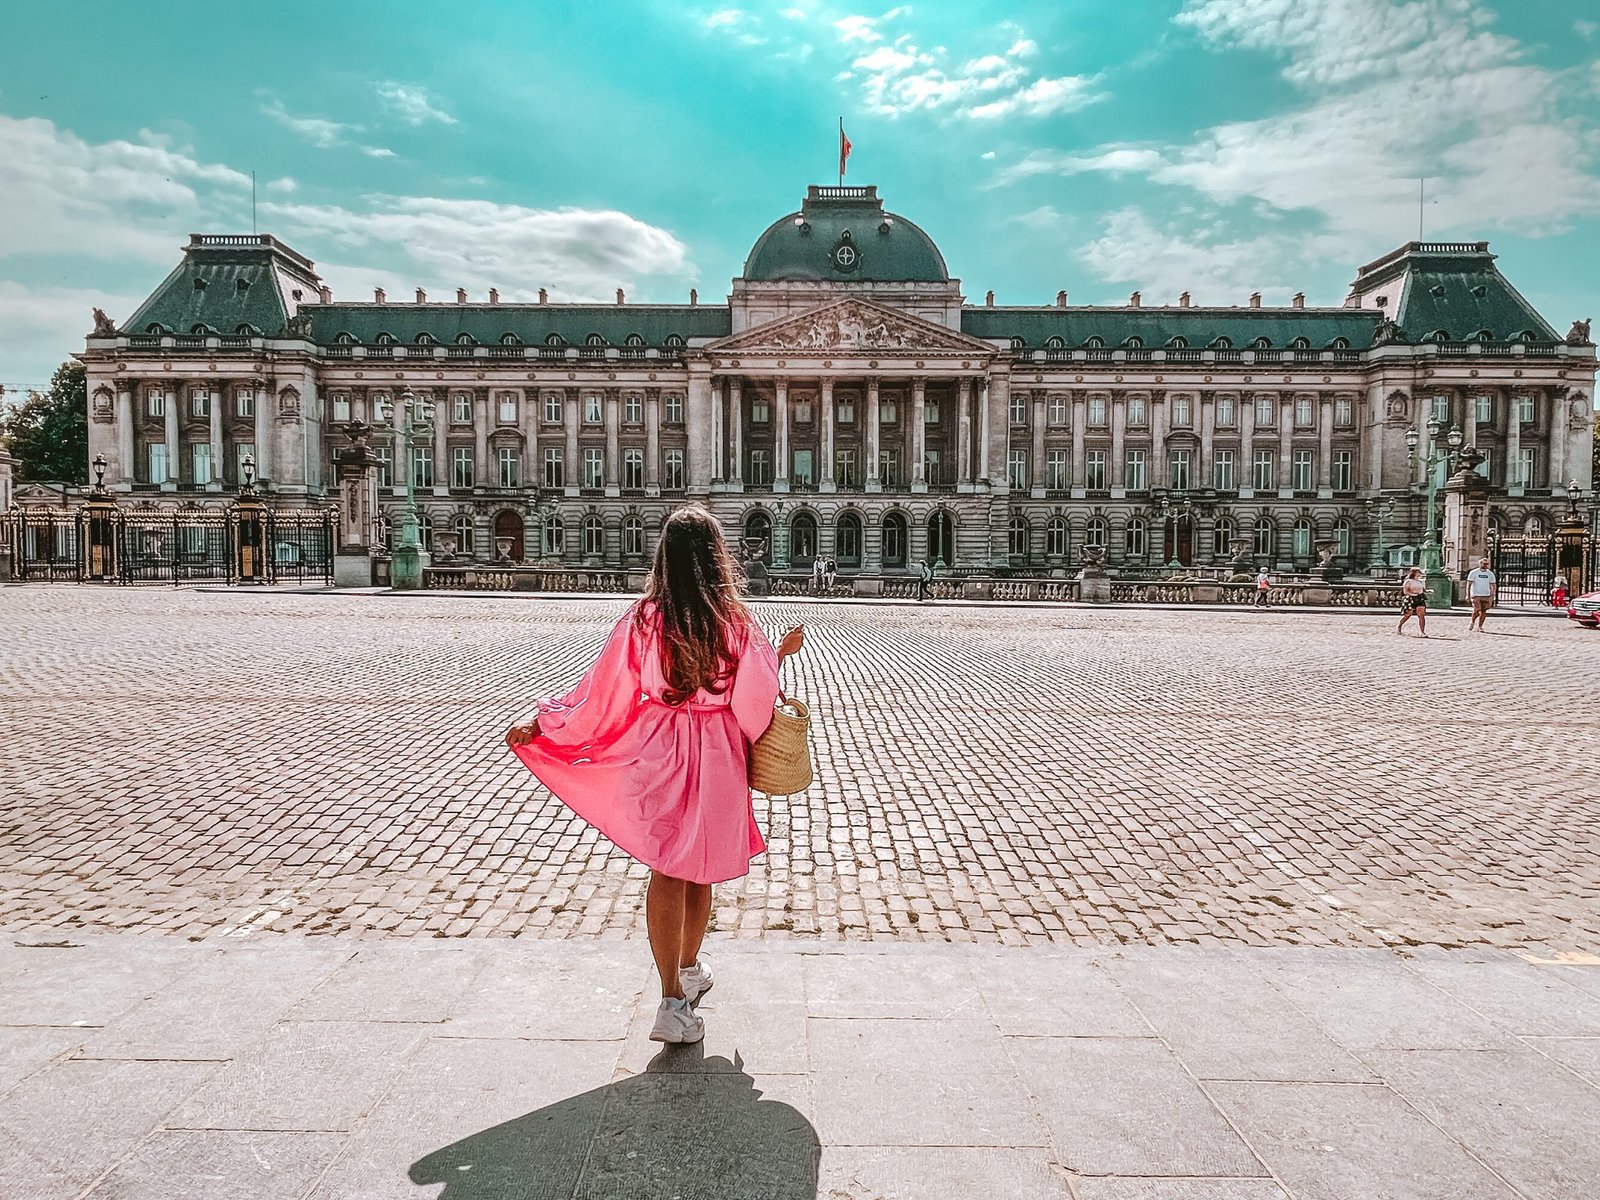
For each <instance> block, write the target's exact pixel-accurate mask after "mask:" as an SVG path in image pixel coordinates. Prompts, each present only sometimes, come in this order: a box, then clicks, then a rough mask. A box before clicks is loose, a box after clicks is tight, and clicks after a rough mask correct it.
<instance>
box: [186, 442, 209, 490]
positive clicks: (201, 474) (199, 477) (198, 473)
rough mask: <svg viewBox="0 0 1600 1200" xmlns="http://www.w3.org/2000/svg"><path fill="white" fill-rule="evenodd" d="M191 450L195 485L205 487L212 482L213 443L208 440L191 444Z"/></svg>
mask: <svg viewBox="0 0 1600 1200" xmlns="http://www.w3.org/2000/svg"><path fill="white" fill-rule="evenodd" d="M189 451H190V453H191V454H192V455H193V465H194V485H195V487H205V485H206V484H208V483H210V482H211V445H210V443H208V442H201V443H199V444H198V445H195V446H190V447H189Z"/></svg>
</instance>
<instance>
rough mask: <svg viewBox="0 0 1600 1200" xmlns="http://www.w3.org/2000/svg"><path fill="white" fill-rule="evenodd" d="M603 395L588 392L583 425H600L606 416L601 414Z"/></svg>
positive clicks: (585, 398) (585, 397)
mask: <svg viewBox="0 0 1600 1200" xmlns="http://www.w3.org/2000/svg"><path fill="white" fill-rule="evenodd" d="M601 399H602V397H601V395H600V393H599V392H588V393H586V394H585V395H584V397H583V423H584V424H585V425H598V424H600V422H601V421H602V420H604V419H605V418H604V416H603V414H602V413H601V404H600V402H601Z"/></svg>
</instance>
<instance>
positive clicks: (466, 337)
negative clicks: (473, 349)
mask: <svg viewBox="0 0 1600 1200" xmlns="http://www.w3.org/2000/svg"><path fill="white" fill-rule="evenodd" d="M477 344H478V342H477V339H476V338H474V337H473V336H472V335H471V334H470V333H458V334H456V345H458V346H476V345H477Z"/></svg>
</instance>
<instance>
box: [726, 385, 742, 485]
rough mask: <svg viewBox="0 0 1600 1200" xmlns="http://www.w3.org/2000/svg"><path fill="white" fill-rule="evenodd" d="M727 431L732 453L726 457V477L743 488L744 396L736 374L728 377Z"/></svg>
mask: <svg viewBox="0 0 1600 1200" xmlns="http://www.w3.org/2000/svg"><path fill="white" fill-rule="evenodd" d="M728 418H729V421H730V426H729V432H730V434H731V436H732V438H733V453H732V454H730V455H729V456H728V457H729V458H731V459H732V460H733V461H732V462H730V463H729V464H728V479H729V481H730V482H731V483H732V484H733V486H734V487H736V488H738V489H739V490H740V491H743V490H744V396H743V394H742V389H741V383H740V380H739V377H738V376H737V375H734V376H730V377H729V379H728Z"/></svg>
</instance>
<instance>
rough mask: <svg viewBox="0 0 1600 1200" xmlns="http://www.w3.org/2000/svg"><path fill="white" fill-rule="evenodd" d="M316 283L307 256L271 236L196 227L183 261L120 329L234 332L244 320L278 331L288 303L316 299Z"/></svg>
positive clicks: (268, 333) (252, 326) (246, 323)
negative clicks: (216, 232)
mask: <svg viewBox="0 0 1600 1200" xmlns="http://www.w3.org/2000/svg"><path fill="white" fill-rule="evenodd" d="M317 288H318V280H317V277H316V275H315V273H314V272H313V270H312V263H311V261H310V260H309V259H307V258H303V257H302V256H300V255H299V254H296V253H295V252H294V251H293V250H290V249H289V248H288V247H287V246H285V245H283V244H282V243H281V242H279V241H277V240H276V239H275V238H272V237H268V236H266V235H256V234H249V235H245V234H238V235H228V234H224V235H209V234H198V233H197V234H194V235H193V236H192V237H191V238H190V239H189V245H188V246H186V247H185V248H184V256H183V261H182V262H181V263H179V264H178V266H177V268H176V269H175V270H174V271H173V272H172V274H170V275H168V276H167V278H166V279H165V280H164V281H163V282H162V284H161V286H160V287H158V288H157V289H156V290H155V292H154V293H153V294H152V295H151V296H150V298H149V299H148V300H146V301H145V302H144V303H143V304H141V305H140V306H139V308H138V310H137V311H136V312H135V313H134V314H133V316H131V317H129V318H128V319H127V320H126V321H124V322H123V323H122V329H123V330H124V331H126V332H128V333H149V332H168V333H176V334H188V333H193V332H195V331H196V330H198V331H199V332H202V333H205V332H214V333H220V334H234V333H237V332H239V331H240V330H241V328H242V327H246V326H248V327H249V329H250V330H253V331H255V332H257V333H260V334H264V335H266V336H268V337H272V336H275V335H276V334H278V333H280V332H282V330H283V328H284V324H285V322H286V321H287V319H288V315H289V311H290V308H291V306H293V305H295V304H297V303H299V301H300V299H304V300H315V299H317V295H318V292H317ZM297 292H298V293H299V296H298V297H297V296H296V295H295V293H297ZM155 326H160V330H159V331H158V330H155V329H154V328H153V327H155Z"/></svg>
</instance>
